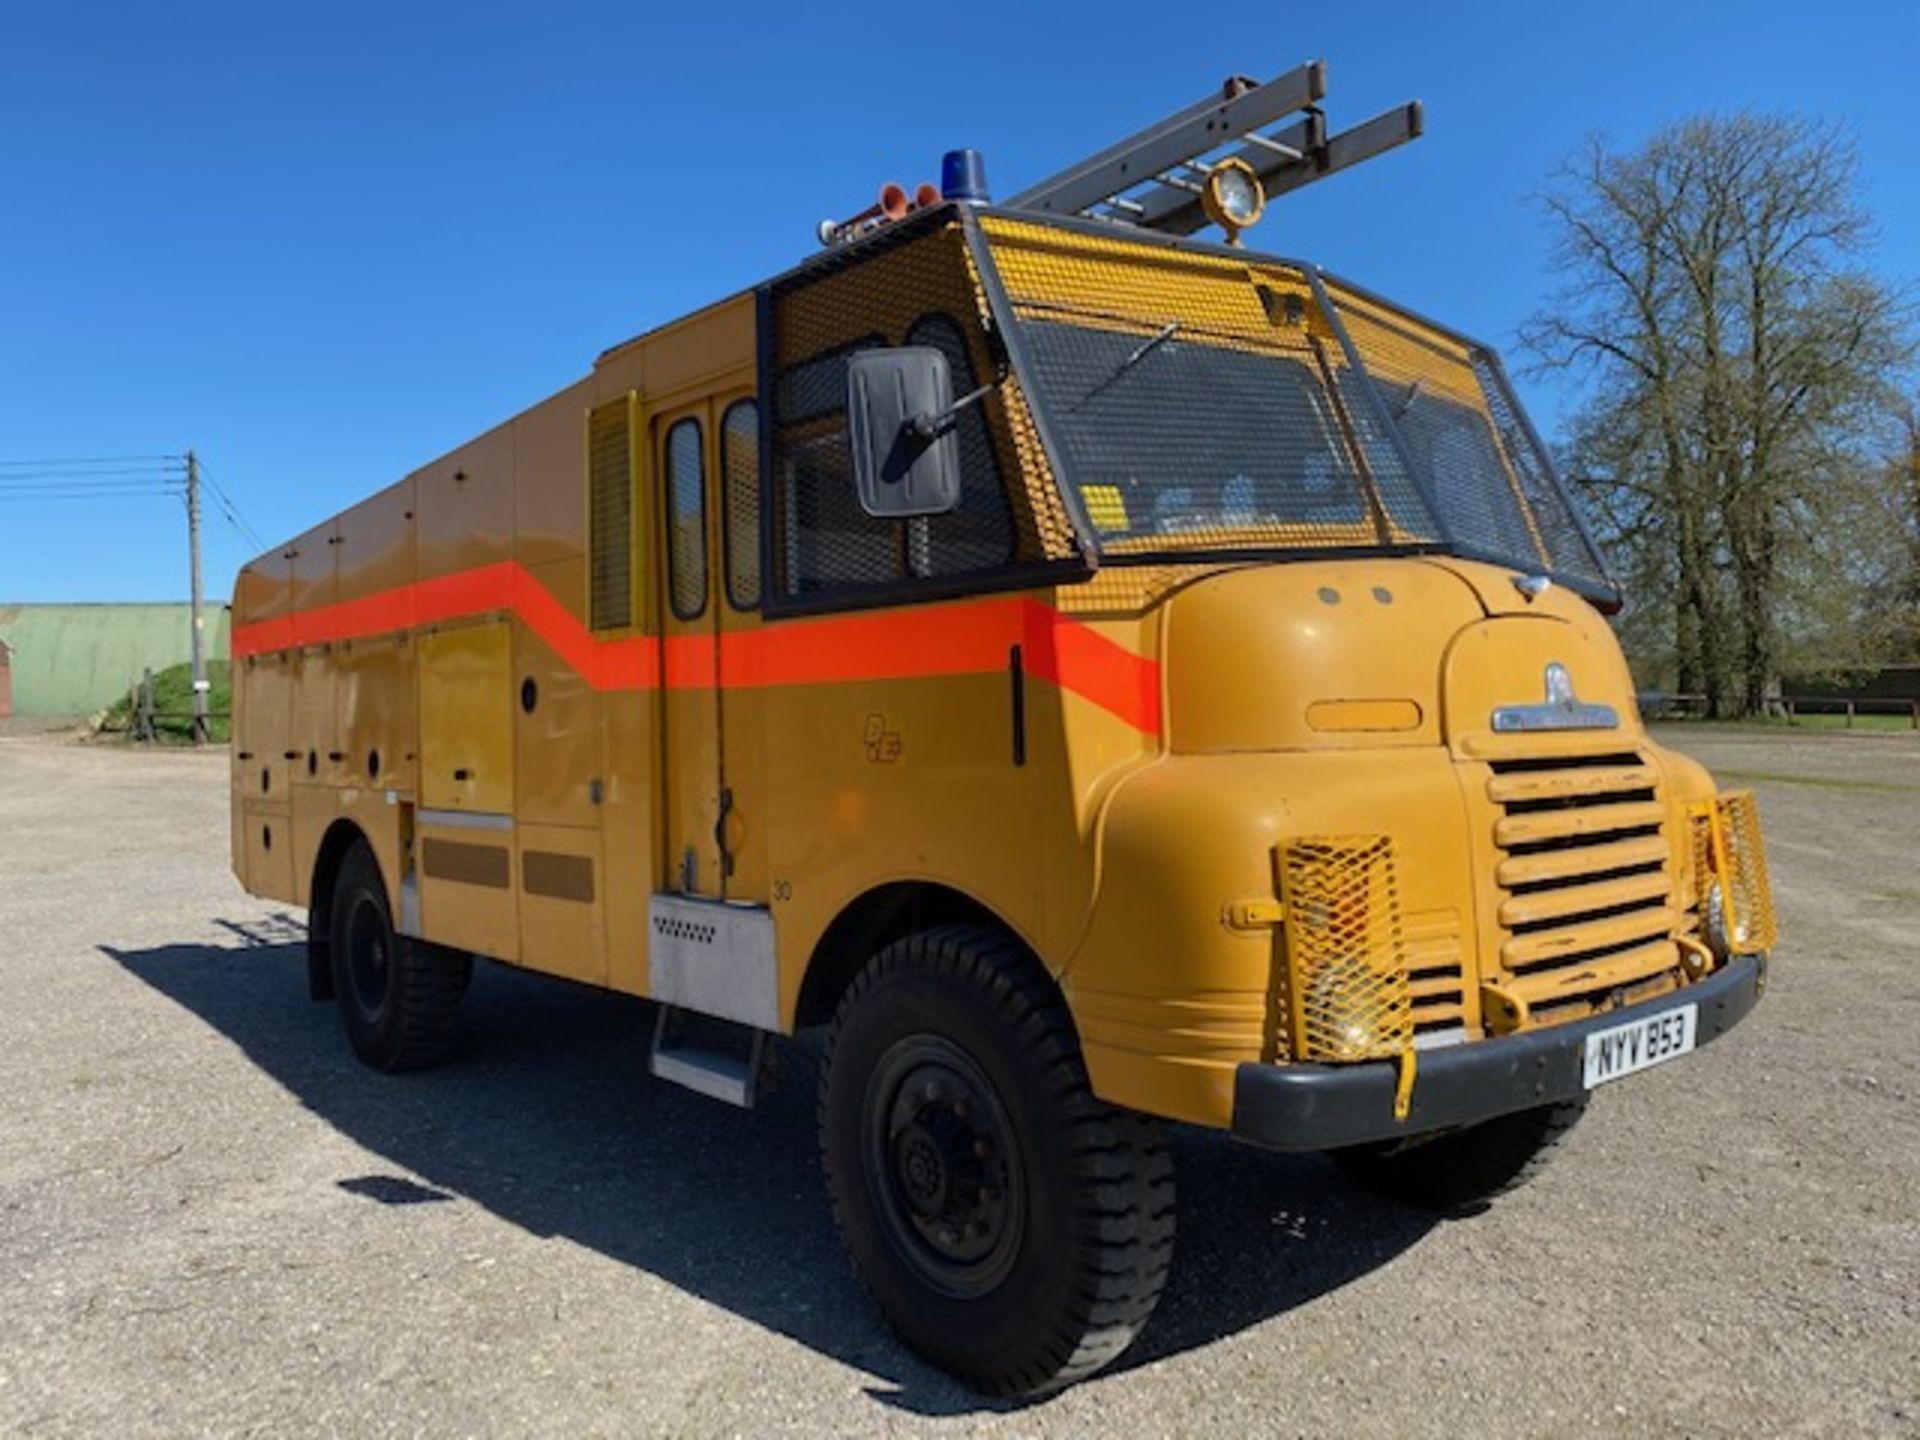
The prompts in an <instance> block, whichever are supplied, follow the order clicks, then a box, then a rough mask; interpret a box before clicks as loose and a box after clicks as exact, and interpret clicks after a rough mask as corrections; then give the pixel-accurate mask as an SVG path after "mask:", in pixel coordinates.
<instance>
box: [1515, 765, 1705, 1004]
mask: <svg viewBox="0 0 1920 1440" xmlns="http://www.w3.org/2000/svg"><path fill="white" fill-rule="evenodd" d="M1491 769H1492V774H1491V775H1490V776H1489V777H1488V780H1487V793H1488V796H1489V798H1491V799H1492V801H1493V802H1494V805H1495V806H1496V807H1497V809H1498V811H1499V818H1498V819H1497V820H1496V821H1495V823H1494V843H1495V844H1496V846H1497V847H1498V848H1499V850H1500V851H1501V859H1500V861H1499V865H1498V867H1497V869H1496V871H1495V876H1496V878H1497V880H1498V882H1499V886H1500V892H1501V900H1500V934H1501V942H1500V953H1499V969H1500V971H1501V972H1503V973H1502V978H1501V980H1500V983H1501V985H1502V986H1503V987H1504V988H1506V989H1507V990H1508V991H1509V992H1510V993H1512V994H1514V995H1516V996H1517V997H1519V998H1520V999H1522V1000H1524V1001H1525V1002H1526V1003H1527V1006H1528V1008H1529V1009H1530V1010H1531V1012H1532V1013H1533V1016H1534V1018H1535V1020H1536V1021H1539V1022H1545V1023H1548V1024H1551V1023H1554V1022H1556V1021H1560V1020H1571V1019H1576V1018H1578V1017H1580V1016H1583V1015H1588V1014H1592V1013H1594V1012H1595V1011H1599V1010H1605V1009H1610V1008H1612V1007H1614V1006H1616V1005H1623V1004H1630V1003H1632V1002H1633V1001H1636V1000H1641V999H1645V998H1647V997H1649V996H1652V995H1656V994H1660V993H1663V992H1664V991H1666V990H1669V989H1671V988H1672V987H1673V985H1674V984H1675V983H1676V980H1677V971H1678V967H1679V963H1680V951H1679V947H1678V946H1677V945H1676V944H1675V943H1674V940H1673V936H1674V935H1675V933H1676V932H1677V930H1678V929H1679V928H1680V924H1681V918H1682V916H1681V911H1680V908H1679V906H1678V904H1677V899H1676V891H1677V888H1678V887H1677V885H1676V883H1675V880H1676V876H1675V866H1674V864H1673V859H1672V848H1671V846H1670V845H1669V844H1668V841H1667V837H1666V835H1665V833H1664V830H1663V826H1664V824H1665V822H1666V820H1667V806H1666V804H1665V802H1664V801H1663V800H1662V799H1661V796H1660V775H1659V771H1658V770H1656V769H1655V768H1654V767H1653V766H1652V765H1650V764H1648V763H1647V762H1646V761H1645V760H1644V759H1642V758H1641V757H1640V756H1639V755H1635V754H1616V755H1595V756H1580V757H1570V756H1556V757H1554V758H1551V759H1528V760H1504V761H1495V762H1494V763H1493V765H1492V767H1491Z"/></svg>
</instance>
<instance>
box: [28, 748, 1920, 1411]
mask: <svg viewBox="0 0 1920 1440" xmlns="http://www.w3.org/2000/svg"><path fill="white" fill-rule="evenodd" d="M1680 743H1682V744H1683V745H1685V746H1686V747H1687V748H1689V749H1691V750H1692V751H1693V752H1694V753H1695V754H1697V755H1699V756H1700V757H1701V758H1702V759H1704V760H1705V761H1706V762H1707V763H1708V764H1710V765H1712V766H1713V767H1714V768H1715V769H1716V770H1718V771H1719V772H1720V773H1721V774H1722V776H1723V777H1726V778H1728V779H1729V780H1730V781H1736V782H1738V783H1751V784H1752V785H1753V786H1754V787H1755V788H1756V789H1757V790H1758V791H1759V792H1760V796H1761V805H1762V811H1763V814H1764V816H1765V818H1766V822H1767V826H1768V834H1769V838H1770V840H1771V844H1772V855H1773V862H1774V870H1775V876H1776V885H1777V889H1778V894H1779V901H1780V906H1781V910H1782V914H1783V925H1784V929H1785V941H1784V944H1783V947H1782V952H1781V954H1780V956H1779V958H1778V960H1777V963H1776V967H1775V971H1774V977H1775V978H1774V982H1773V984H1772V986H1771V987H1770V990H1769V993H1768V996H1767V999H1766V1000H1765V1002H1764V1003H1763V1005H1762V1006H1761V1008H1760V1010H1759V1011H1758V1012H1757V1013H1756V1015H1755V1016H1754V1018H1753V1019H1752V1020H1750V1021H1749V1022H1748V1023H1747V1024H1746V1025H1745V1026H1743V1027H1742V1028H1741V1029H1740V1030H1738V1031H1737V1032H1735V1034H1734V1035H1733V1036H1731V1037H1730V1038H1728V1039H1727V1040H1725V1041H1722V1042H1720V1043H1718V1044H1716V1045H1714V1046H1712V1047H1710V1048H1709V1049H1707V1050H1706V1051H1704V1052H1702V1053H1701V1054H1700V1055H1698V1056H1696V1057H1694V1058H1693V1059H1692V1060H1690V1061H1687V1062H1683V1063H1682V1064H1681V1065H1678V1066H1675V1067H1673V1068H1670V1069H1668V1070H1666V1071H1663V1072H1660V1073H1658V1074H1654V1075H1649V1076H1643V1077H1640V1078H1638V1079H1636V1080H1630V1081H1627V1082H1624V1083H1622V1084H1620V1085H1618V1086H1615V1087H1612V1088H1611V1089H1610V1090H1608V1091H1607V1092H1605V1093H1604V1094H1603V1095H1602V1096H1601V1097H1600V1098H1599V1099H1598V1100H1597V1101H1596V1103H1595V1105H1594V1108H1593V1112H1592V1114H1591V1115H1590V1116H1589V1118H1588V1119H1587V1121H1586V1122H1585V1124H1583V1126H1582V1127H1581V1129H1580V1130H1579V1132H1577V1133H1576V1135H1575V1136H1574V1138H1573V1140H1572V1142H1571V1143H1570V1144H1569V1146H1568V1147H1567V1150H1566V1151H1565V1153H1564V1154H1563V1155H1562V1156H1561V1157H1560V1159H1559V1160H1557V1161H1556V1163H1555V1164H1554V1165H1553V1166H1552V1167H1550V1168H1549V1170H1548V1171H1547V1173H1546V1174H1545V1175H1544V1176H1543V1177H1542V1178H1541V1179H1540V1180H1539V1181H1538V1182H1537V1183H1535V1184H1534V1185H1533V1186H1532V1187H1531V1188H1529V1189H1527V1190H1524V1191H1522V1192H1520V1193H1518V1194H1516V1195H1513V1196H1510V1197H1507V1198H1506V1199H1504V1200H1502V1201H1500V1202H1499V1203H1497V1204H1496V1205H1495V1206H1494V1207H1493V1208H1492V1209H1491V1210H1488V1211H1486V1212H1484V1213H1482V1214H1479V1215H1476V1216H1473V1217H1470V1218H1466V1219H1458V1220H1451V1221H1446V1222H1436V1221H1435V1220H1433V1219H1431V1218H1429V1217H1428V1216H1425V1215H1423V1214H1420V1213H1417V1212H1414V1211H1411V1210H1407V1209H1403V1208H1399V1207H1397V1206H1394V1205H1391V1204H1388V1203H1385V1202H1382V1201H1377V1200H1374V1199H1372V1198H1370V1197H1369V1196H1367V1195H1365V1194H1363V1193H1361V1192H1359V1191H1357V1190H1355V1189H1353V1188H1352V1187H1351V1186H1350V1185H1348V1184H1347V1183H1346V1182H1345V1181H1344V1180H1342V1179H1341V1178H1340V1177H1339V1176H1338V1175H1336V1174H1335V1172H1334V1171H1333V1170H1332V1169H1331V1168H1329V1167H1328V1166H1327V1165H1326V1164H1325V1163H1324V1162H1322V1161H1319V1160H1317V1159H1313V1158H1307V1157H1302V1158H1284V1157H1275V1156H1269V1155H1263V1154H1259V1153H1255V1152H1252V1151H1248V1150H1245V1149H1242V1148H1239V1147H1236V1146H1234V1145H1232V1144H1229V1143H1226V1142H1223V1141H1220V1140H1218V1139H1216V1138H1214V1137H1211V1136H1207V1135H1201V1134H1182V1135H1181V1136H1180V1137H1179V1141H1178V1147H1179V1151H1178V1158H1179V1166H1180V1185H1181V1198H1182V1205H1183V1210H1182V1215H1181V1230H1180V1239H1179V1252H1180V1253H1179V1260H1178V1264H1177V1266H1176V1271H1175V1278H1174V1280H1173V1282H1172V1285H1171V1287H1170V1289H1169V1291H1168V1294H1167V1296H1166V1299H1165V1301H1164V1302H1163V1303H1162V1305H1161V1307H1160V1310H1159V1312H1158V1314H1157V1315H1156V1316H1155V1318H1154V1320H1153V1323H1152V1325H1151V1326H1150V1328H1149V1329H1148V1331H1147V1332H1146V1334H1145V1335H1144V1336H1143V1337H1142V1340H1141V1343H1140V1344H1139V1345H1137V1346H1136V1347H1135V1348H1134V1350H1133V1351H1132V1352H1131V1353H1130V1354H1129V1355H1128V1356H1127V1357H1126V1358H1125V1359H1124V1360H1123V1361H1122V1362H1121V1364H1120V1366H1119V1367H1117V1368H1116V1369H1115V1370H1113V1371H1111V1372H1109V1373H1107V1374H1105V1375H1102V1376H1100V1377H1098V1378H1097V1379H1095V1380H1093V1381H1092V1382H1090V1383H1088V1384H1085V1385H1083V1386H1081V1387H1080V1388H1078V1389H1076V1390H1073V1391H1071V1392H1069V1393H1067V1394H1066V1395H1064V1396H1061V1397H1058V1398H1056V1399H1054V1400H1052V1401H1050V1402H1047V1403H1045V1404H1042V1405H1037V1406H1031V1407H1027V1408H1023V1409H1010V1408H1006V1407H1002V1406H997V1405H990V1404H986V1403H983V1402H981V1401H980V1400H978V1399H977V1398H975V1397H973V1396H971V1395H969V1394H968V1393H967V1392H965V1391H963V1390H961V1389H959V1388H957V1387H956V1386H955V1385H953V1384H952V1383H951V1382H949V1381H948V1380H946V1379H945V1378H944V1377H943V1376H942V1375H941V1374H940V1373H938V1372H937V1371H934V1370H932V1369H930V1368H929V1367H927V1366H925V1365H923V1364H921V1363H919V1362H918V1361H917V1360H915V1359H914V1358H913V1357H912V1356H911V1355H910V1354H908V1353H906V1352H905V1351H903V1350H902V1349H901V1347H900V1346H899V1345H897V1344H896V1343H895V1342H894V1341H893V1340H892V1339H891V1338H890V1337H889V1335H888V1333H887V1332H886V1330H885V1329H884V1328H883V1327H882V1325H881V1324H880V1322H879V1320H878V1319H877V1317H876V1315H875V1313H874V1311H873V1310H872V1309H871V1308H870V1307H869V1305H868V1304H867V1302H866V1301H865V1300H864V1298H863V1297H862V1296H861V1295H860V1294H859V1292H858V1290H857V1288H856V1286H855V1284H854V1282H853V1280H852V1278H851V1276H850V1274H849V1271H848V1268H847V1266H846V1263H845V1262H844V1260H843V1259H842V1258H841V1254H840V1251H839V1248H838V1245H837V1243H836V1241H835V1239H834V1236H833V1233H832V1229H831V1225H830V1222H829V1219H828V1217H827V1213H826V1207H825V1203H824V1201H823V1199H822V1195H821V1186H820V1179H819V1174H818V1168H817V1162H816V1160H815V1157H814V1150H813V1135H812V1095H811V1080H812V1075H811V1070H812V1065H811V1062H810V1061H809V1060H808V1059H807V1058H806V1057H805V1056H804V1055H801V1054H791V1055H789V1057H788V1069H787V1073H786V1074H785V1075H784V1076H783V1077H782V1082H783V1083H781V1084H779V1085H778V1086H777V1087H776V1089H775V1091H774V1093H773V1094H772V1095H771V1096H769V1097H767V1098H766V1099H765V1100H764V1101H763V1103H762V1105H761V1108H760V1109H758V1110H756V1111H755V1112H753V1113H751V1114H742V1113H739V1112H735V1111H732V1110H729V1109H726V1108H725V1107H722V1106H719V1105H717V1104H715V1103H714V1102H712V1101H707V1100H703V1099H700V1098H698V1097H696V1096H693V1095H690V1094H687V1093H684V1092H682V1091H679V1090H675V1089H672V1088H669V1087H666V1086H662V1085H659V1084H656V1083H653V1082H651V1081H649V1080H648V1079H647V1078H646V1076H645V1055H644V1035H645V1029H644V1026H645V1020H646V1015H647V1011H646V1008H645V1007H644V1006H642V1005H639V1004H637V1003H634V1002H631V1001H626V1000H622V999H619V998H617V997H611V996H605V995H599V994H596V993H593V992H590V991H586V990H582V989H577V988H574V987H570V986H566V985H563V984H560V983H557V982H547V981H539V980H535V979H533V978H530V977H526V976H522V975H518V974H515V973H513V972H511V971H508V970H505V969H502V968H499V967H490V966H489V967H481V970H480V973H479V974H478V975H477V977H476V979H475V983H474V988H473V991H472V993H471V995H470V997H469V1002H468V1006H469V1008H468V1010H467V1011H466V1020H467V1025H466V1029H465V1032H464V1038H463V1041H462V1050H461V1054H460V1055H459V1056H458V1057H457V1059H456V1061H455V1062H454V1063H453V1064H451V1065H449V1066H447V1067H445V1068H443V1069H440V1070H437V1071H434V1072H432V1073H430V1074H425V1075H418V1076H412V1077H402V1078H393V1079H389V1078H383V1077H380V1076H377V1075H374V1074H372V1073H370V1072H367V1071H365V1070H363V1069H361V1068H359V1067H358V1066H357V1065H356V1064H354V1063H353V1062H352V1061H350V1060H349V1059H348V1057H347V1054H346V1051H345V1047H344V1042H343V1040H342V1039H341V1037H340V1035H339V1031H338V1026H337V1023H336V1021H335V1018H334V1015H333V1012H332V1010H331V1009H330V1008H329V1007H325V1006H317V1005H312V1004H309V1003H308V1002H307V1001H306V1000H305V999H304V978H303V971H302V962H301V958H300V952H299V950H298V947H297V943H296V942H297V937H298V926H297V922H296V919H295V917H292V916H289V915H287V914H285V913H283V912H282V911H281V910H280V909H279V907H276V906H271V905H264V904H261V903H259V902H256V901H253V900H250V899H248V898H247V897H246V896H244V895H242V894H241V892H240V891H239V889H238V887H237V886H236V885H235V883H234V882H233V880H232V878H231V877H230V875H229V874H228V871H227V861H226V855H227V809H226V804H227V802H226V792H225V788H224V776H225V765H224V761H223V759H222V757H221V756H219V755H216V754H204V755H195V754H186V753H161V754H138V753H130V752H127V751H124V750H118V749H109V748H102V747H83V746H75V745H71V744H59V743H53V742H49V741H46V740H33V739H14V740H6V741H0V937H3V938H0V1094H3V1095H4V1097H5V1098H4V1101H3V1102H0V1433H4V1434H8V1435H47V1434H106V1433H111V1434H114V1435H129V1436H130V1435H142V1434H167V1435H178V1434H186V1433H220V1434H230V1433H251V1432H269V1433H280V1432H288V1431H298V1432H339V1433H350V1434H378V1435H387V1434H394V1435H404V1434H431V1435H441V1434H531V1433H538V1434H564V1435H591V1434H608V1435H624V1434H636V1433H649V1434H651V1433H663V1434H680V1433H686V1434H702V1435H704V1434H765V1433H773V1432H789V1431H794V1432H807V1433H821V1432H836V1433H861V1434H870V1433H919V1432H922V1431H942V1432H948V1433H952V1432H957V1431H965V1432H968V1433H973V1432H980V1431H989V1430H1010V1431H1018V1432H1020V1433H1022V1434H1077V1433H1095V1432H1098V1433H1102V1434H1122V1435H1179V1434H1210V1433H1221V1432H1228V1431H1233V1432H1239V1433H1247V1434H1256V1435H1278V1434H1298V1435H1308V1436H1323V1435H1335V1434H1340V1435H1391V1436H1421V1435H1436V1436H1438V1435H1446V1436H1457V1435H1473V1436H1499V1435H1516V1436H1529V1437H1532V1436H1553V1435H1586V1434H1605V1435H1607V1436H1609V1437H1618V1436H1622V1435H1639V1434H1687V1435H1703V1436H1704V1435H1726V1436H1742V1437H1744V1436H1751V1435H1756V1434H1767V1435H1773V1434H1836V1435H1838V1434H1844V1435H1849V1436H1862V1435H1891V1434H1920V1186H1917V1185H1916V1180H1920V1103H1917V1102H1920V1043H1916V1042H1917V1041H1920V974H1916V970H1915V966H1914V960H1913V956H1912V936H1913V935H1914V933H1915V931H1916V929H1920V865H1917V864H1916V852H1920V818H1916V817H1920V737H1912V736H1902V735H1865V734H1854V735H1848V734H1837V735H1836V734H1824V735H1813V736H1808V735H1795V736H1788V735H1781V734H1776V733H1762V732H1740V731H1733V730H1712V729H1707V728H1704V727H1696V728H1691V729H1689V730H1687V731H1686V732H1685V733H1684V735H1683V736H1682V737H1681V739H1680Z"/></svg>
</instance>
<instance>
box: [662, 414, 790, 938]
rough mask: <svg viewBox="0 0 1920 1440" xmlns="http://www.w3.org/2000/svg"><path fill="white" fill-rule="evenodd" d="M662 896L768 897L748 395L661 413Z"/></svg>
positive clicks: (755, 472) (754, 458) (755, 496)
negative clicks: (670, 893)
mask: <svg viewBox="0 0 1920 1440" xmlns="http://www.w3.org/2000/svg"><path fill="white" fill-rule="evenodd" d="M654 443H655V445H656V446H657V447H658V448H657V451H656V456H657V462H658V468H657V470H656V472H655V473H656V474H658V475H659V476H660V496H661V507H662V519H661V526H660V534H661V537H662V543H661V549H662V550H663V551H664V556H663V559H664V561H665V563H664V564H663V565H661V566H660V567H659V570H658V573H659V575H660V577H661V590H662V594H661V603H660V612H659V613H660V616H661V636H662V642H661V643H662V655H661V681H662V694H661V707H660V708H661V731H662V742H663V746H664V763H663V766H662V770H663V776H662V779H663V782H664V791H665V800H666V804H665V817H666V847H665V852H664V853H665V858H666V866H667V874H666V876H665V883H664V888H665V889H667V890H670V891H674V892H677V893H679V894H684V895H699V896H705V897H707V898H710V899H729V900H750V901H764V900H765V899H766V834H765V823H764V816H765V810H764V806H763V805H762V796H763V792H764V782H763V778H762V777H763V774H764V760H763V749H764V747H763V744H762V738H761V715H762V710H761V704H760V685H759V669H760V666H759V654H758V650H757V648H756V646H757V644H758V641H759V630H760V614H759V605H760V564H759V561H760V529H759V515H760V510H759V456H760V448H759V412H758V409H757V407H756V406H755V404H754V401H753V396H752V392H751V391H750V390H749V389H747V388H746V387H745V386H741V387H740V388H738V389H735V390H730V391H725V392H722V393H721V394H719V395H717V396H714V397H712V398H709V399H707V400H703V401H701V402H699V403H697V404H691V405H682V406H676V407H673V408H671V409H666V410H663V411H661V412H660V413H659V414H658V415H657V417H656V419H655V425H654Z"/></svg>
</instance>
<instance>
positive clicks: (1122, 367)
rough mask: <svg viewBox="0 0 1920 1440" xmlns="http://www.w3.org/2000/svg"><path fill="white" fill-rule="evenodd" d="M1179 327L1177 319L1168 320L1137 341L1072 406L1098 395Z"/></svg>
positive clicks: (1169, 337)
mask: <svg viewBox="0 0 1920 1440" xmlns="http://www.w3.org/2000/svg"><path fill="white" fill-rule="evenodd" d="M1179 328H1180V322H1179V321H1178V320H1169V321H1168V322H1167V323H1166V324H1165V325H1162V326H1161V327H1160V329H1159V330H1158V331H1156V332H1155V333H1154V335H1153V336H1152V337H1151V338H1150V339H1146V340H1142V341H1141V342H1140V343H1139V345H1137V346H1135V347H1134V350H1133V353H1132V354H1130V355H1128V356H1127V358H1126V359H1124V360H1122V361H1121V362H1120V363H1119V364H1118V365H1116V366H1114V367H1113V373H1112V374H1111V375H1109V376H1107V378H1106V379H1104V380H1102V381H1101V382H1100V383H1099V384H1098V385H1096V386H1094V387H1093V388H1092V389H1091V390H1089V391H1088V392H1087V393H1086V394H1085V395H1082V396H1081V397H1080V400H1079V402H1078V403H1077V404H1075V405H1074V406H1073V407H1072V408H1073V409H1075V410H1078V409H1079V408H1080V407H1081V406H1082V405H1085V404H1086V403H1087V402H1088V401H1089V400H1091V399H1093V397H1094V396H1096V395H1098V394H1099V393H1100V392H1101V391H1102V390H1105V389H1106V388H1107V387H1108V386H1109V385H1112V384H1114V383H1115V382H1116V381H1117V380H1119V378H1120V377H1121V376H1122V375H1124V374H1126V373H1127V371H1129V370H1131V369H1132V368H1133V367H1134V366H1136V365H1138V364H1139V363H1140V362H1141V361H1142V360H1144V359H1146V358H1147V356H1149V355H1151V354H1152V353H1153V352H1154V351H1155V350H1156V349H1158V348H1159V347H1160V346H1161V345H1164V344H1165V343H1166V342H1167V341H1169V340H1171V339H1172V338H1173V335H1174V332H1175V331H1176V330H1178V329H1179Z"/></svg>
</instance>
